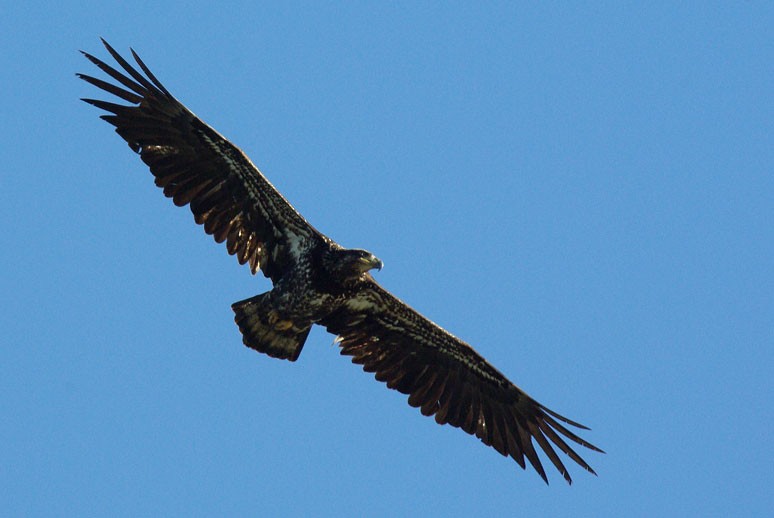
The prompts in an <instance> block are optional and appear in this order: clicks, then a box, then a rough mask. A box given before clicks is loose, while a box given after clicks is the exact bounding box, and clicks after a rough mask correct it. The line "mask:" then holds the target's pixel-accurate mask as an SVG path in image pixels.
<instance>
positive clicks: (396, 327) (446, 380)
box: [320, 279, 602, 483]
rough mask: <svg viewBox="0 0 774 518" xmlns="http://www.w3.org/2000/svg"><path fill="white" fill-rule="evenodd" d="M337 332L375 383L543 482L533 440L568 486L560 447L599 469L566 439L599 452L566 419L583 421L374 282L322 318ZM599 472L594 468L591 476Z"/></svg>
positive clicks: (345, 349)
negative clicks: (544, 400)
mask: <svg viewBox="0 0 774 518" xmlns="http://www.w3.org/2000/svg"><path fill="white" fill-rule="evenodd" d="M320 323H321V324H322V325H324V326H326V327H327V329H328V331H329V332H331V333H334V334H336V335H338V339H337V341H339V343H340V346H341V354H344V355H348V356H352V362H353V363H357V364H360V365H362V366H363V370H365V371H366V372H373V373H375V376H376V379H377V380H378V381H382V382H386V383H387V387H389V388H391V389H395V390H398V391H400V392H402V393H403V394H407V395H408V396H409V398H408V403H409V405H411V406H413V407H418V408H419V409H420V410H421V412H422V414H424V415H426V416H431V415H435V420H436V422H437V423H439V424H446V423H448V424H450V425H452V426H455V427H457V428H461V429H463V430H464V431H466V432H467V433H469V434H475V436H476V437H478V438H479V439H481V441H482V442H483V443H484V444H486V445H488V446H492V447H493V448H494V449H495V450H497V451H498V452H500V453H501V454H502V455H505V456H511V457H513V459H514V460H515V461H516V462H518V463H519V465H520V466H521V467H522V468H525V461H524V458H525V457H526V458H527V460H528V461H529V462H530V464H532V466H533V467H534V468H535V470H536V471H537V472H538V473H539V474H540V476H541V477H542V478H543V480H545V481H546V483H547V482H548V478H547V476H546V473H545V470H544V469H543V466H542V464H541V462H540V459H539V457H538V455H537V453H536V450H535V447H534V445H533V441H534V442H536V443H537V445H538V446H539V447H540V448H541V449H542V450H543V452H544V453H545V454H546V456H547V457H548V458H549V459H550V461H551V462H552V463H553V465H554V466H556V468H557V469H558V470H559V472H560V473H561V474H562V476H563V477H564V479H565V480H566V481H567V482H568V483H572V479H571V477H570V474H569V472H568V471H567V469H566V468H565V466H564V464H563V463H562V461H561V459H560V458H559V456H558V455H557V453H556V451H555V448H557V449H559V450H560V451H562V452H564V453H565V454H567V455H568V456H569V457H570V458H571V459H572V460H574V461H575V462H576V463H578V464H579V465H580V466H582V467H583V468H584V469H586V470H587V471H589V472H591V473H594V470H593V469H591V467H590V466H589V465H588V464H587V463H586V461H584V460H583V459H582V458H581V457H580V456H579V455H578V454H577V453H576V452H575V451H574V450H573V449H572V448H571V447H570V446H569V445H568V444H567V442H566V441H565V439H569V440H570V441H572V442H575V443H577V444H580V445H581V446H585V447H586V448H589V449H592V450H594V451H599V452H601V451H602V450H600V449H599V448H597V447H596V446H593V445H592V444H590V443H588V442H586V441H584V440H583V439H581V438H580V437H578V436H577V435H575V434H574V433H573V432H571V431H570V430H568V429H567V427H565V426H564V425H563V424H562V423H565V424H568V425H571V426H574V427H578V428H582V429H585V430H587V429H588V428H586V427H585V426H583V425H581V424H578V423H576V422H573V421H570V420H569V419H567V418H565V417H563V416H561V415H559V414H557V413H556V412H553V411H551V410H549V409H548V408H546V407H544V406H543V405H541V404H540V403H538V402H537V401H535V400H534V399H532V398H531V397H529V396H528V395H527V394H526V393H525V392H524V391H522V390H521V389H519V388H518V387H517V386H516V385H514V384H513V383H511V382H510V381H509V380H508V379H507V378H506V377H505V376H503V375H502V374H501V373H500V372H499V371H498V370H497V369H495V368H494V367H493V366H492V365H490V364H489V363H488V362H487V361H486V360H484V358H482V357H481V356H480V355H479V354H478V353H476V351H474V350H473V348H471V347H470V346H469V345H467V344H466V343H465V342H463V341H462V340H460V339H459V338H457V337H455V336H453V335H451V334H450V333H448V332H446V331H445V330H443V329H442V328H440V327H439V326H437V325H436V324H434V323H433V322H431V321H430V320H428V319H426V318H425V317H423V316H422V315H420V314H419V313H417V312H416V311H414V310H413V309H412V308H411V307H409V306H408V305H406V304H405V303H403V302H401V301H400V300H398V299H397V298H395V297H394V296H393V295H392V294H390V293H389V292H387V291H386V290H385V289H384V288H382V287H381V286H379V285H378V284H377V283H376V282H375V281H373V279H369V280H367V281H366V282H365V283H364V284H363V286H362V288H361V289H360V290H359V291H358V293H357V294H356V295H355V296H353V297H352V298H350V299H349V300H348V301H347V302H346V304H345V305H344V306H343V307H342V308H340V309H339V310H337V311H336V312H334V313H333V314H332V315H330V316H329V317H327V318H326V319H324V320H323V321H321V322H320ZM594 474H596V473H594Z"/></svg>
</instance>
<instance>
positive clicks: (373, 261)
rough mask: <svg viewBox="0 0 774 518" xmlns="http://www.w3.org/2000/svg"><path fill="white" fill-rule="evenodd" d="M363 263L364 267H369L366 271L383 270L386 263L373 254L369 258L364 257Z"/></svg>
mask: <svg viewBox="0 0 774 518" xmlns="http://www.w3.org/2000/svg"><path fill="white" fill-rule="evenodd" d="M361 261H362V263H363V265H365V266H367V267H368V268H367V269H366V270H364V271H368V270H373V269H376V270H381V269H382V268H384V263H383V262H382V261H380V260H379V258H378V257H376V256H375V255H373V254H372V255H370V256H369V257H363V258H362V259H361Z"/></svg>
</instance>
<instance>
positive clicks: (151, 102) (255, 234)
mask: <svg viewBox="0 0 774 518" xmlns="http://www.w3.org/2000/svg"><path fill="white" fill-rule="evenodd" d="M103 44H104V45H105V47H106V48H107V50H108V52H109V53H110V55H111V56H112V57H113V59H115V60H116V62H117V63H118V64H119V65H120V67H121V68H122V69H123V70H124V72H125V73H122V72H120V71H118V70H116V69H115V68H113V67H111V66H110V65H108V64H107V63H105V62H104V61H101V60H99V59H97V58H95V57H94V56H92V55H90V54H87V53H85V52H84V53H83V54H84V55H85V56H86V58H88V59H89V61H91V62H92V63H94V64H95V65H96V66H97V67H99V68H100V69H101V70H102V71H103V72H105V73H106V74H107V75H108V76H110V77H112V78H113V79H114V80H115V81H116V82H117V83H118V84H119V86H117V85H115V84H111V83H108V82H106V81H103V80H101V79H97V78H94V77H91V76H88V75H84V74H77V76H78V77H79V78H81V79H83V80H84V81H87V82H88V83H91V84H92V85H94V86H96V87H98V88H100V89H102V90H104V91H105V92H107V93H110V94H113V95H115V96H116V97H118V98H120V99H122V100H124V101H126V102H127V103H129V105H128V106H127V105H121V104H115V103H112V102H107V101H101V100H97V99H83V100H84V101H85V102H87V103H89V104H92V105H94V106H96V107H97V108H100V109H102V110H105V111H106V112H108V114H106V115H102V116H101V118H102V119H104V120H106V121H107V122H109V123H110V124H112V125H113V126H115V128H116V132H117V133H118V134H119V135H120V136H121V137H122V138H123V139H124V140H126V142H128V144H129V147H130V148H132V150H133V151H135V152H136V153H139V155H140V158H142V161H143V162H145V163H146V164H147V165H148V167H150V170H151V173H153V176H154V177H155V179H156V185H158V186H159V187H161V188H163V189H164V194H165V195H166V196H167V197H169V198H172V201H173V202H174V203H175V205H178V206H183V205H189V206H190V208H191V212H193V215H194V219H195V220H196V223H198V224H200V225H204V231H205V232H207V233H208V234H210V235H212V236H213V237H214V238H215V241H217V242H218V243H222V242H224V241H225V242H226V248H227V250H228V253H229V254H232V255H236V257H237V259H238V261H239V263H240V264H245V263H247V264H249V266H250V270H251V272H252V273H253V274H254V273H256V272H257V271H258V270H260V271H261V272H262V273H263V274H264V275H265V276H266V277H268V278H269V279H271V282H272V284H273V288H272V290H271V291H269V292H267V293H263V294H261V295H257V296H255V297H252V298H249V299H247V300H243V301H241V302H237V303H235V304H233V306H232V308H233V310H234V313H235V314H236V317H235V320H236V323H237V325H238V326H239V330H240V331H241V333H242V337H243V341H244V343H245V345H247V346H248V347H250V348H252V349H255V350H256V351H259V352H262V353H266V354H268V355H269V356H272V357H274V358H282V359H287V360H290V361H295V360H296V359H298V356H299V354H300V353H301V348H302V347H303V346H304V342H305V341H306V337H307V335H308V334H309V330H310V329H311V327H312V325H314V324H318V325H321V326H324V327H325V328H326V329H327V330H328V331H329V332H331V333H333V334H334V335H337V339H336V340H337V342H338V343H339V345H340V346H341V354H344V355H348V356H351V357H352V362H353V363H356V364H360V365H362V366H363V370H365V371H366V372H373V373H375V377H376V379H377V380H379V381H382V382H385V383H387V387H389V388H391V389H395V390H398V391H400V392H402V393H403V394H406V395H408V396H409V397H408V403H409V405H411V406H413V407H417V408H419V409H420V411H421V412H422V414H424V415H426V416H432V415H434V416H435V420H436V422H438V423H439V424H444V423H448V424H450V425H452V426H454V427H457V428H461V429H462V430H464V431H465V432H467V433H469V434H474V435H475V436H476V437H478V438H479V439H480V440H481V441H482V442H483V443H484V444H486V445H488V446H491V447H493V448H494V449H495V450H497V451H498V452H500V453H501V454H502V455H505V456H511V457H513V459H514V460H515V461H516V462H517V463H518V464H519V465H520V466H521V467H522V468H525V466H526V465H525V461H524V459H525V458H526V459H527V460H528V461H529V462H530V464H532V466H533V467H534V469H535V470H536V471H537V472H538V473H539V474H540V476H541V477H542V478H543V480H545V481H546V483H547V482H548V478H547V476H546V473H545V470H544V469H543V466H542V464H541V461H540V458H539V457H538V455H537V453H536V449H535V447H534V445H533V441H534V442H535V443H537V445H538V446H539V447H540V448H541V449H542V450H543V452H544V453H545V455H546V456H547V457H548V459H549V460H550V461H551V462H552V463H553V465H554V466H555V467H556V468H557V469H558V470H559V472H560V473H561V474H562V476H563V477H564V479H565V480H566V481H567V482H568V483H571V482H572V479H571V478H570V474H569V473H568V471H567V469H566V468H565V466H564V464H563V463H562V461H561V459H560V458H559V456H558V455H557V453H556V451H555V450H554V448H558V449H559V450H561V451H562V452H564V453H565V454H566V455H567V456H569V457H570V458H571V459H572V460H574V461H575V462H576V463H578V464H579V465H580V466H582V467H583V468H584V469H586V470H587V471H589V472H591V473H594V470H592V469H591V467H590V466H589V465H588V464H587V463H586V461H584V460H583V459H582V458H581V457H580V456H579V455H578V454H577V453H576V452H575V451H574V450H573V449H572V448H571V447H570V446H569V445H568V444H567V442H566V441H565V439H569V440H570V441H572V442H575V443H577V444H580V445H581V446H584V447H586V448H589V449H591V450H594V451H599V452H601V451H602V450H600V449H599V448H597V447H596V446H593V445H592V444H590V443H588V442H586V441H585V440H583V439H581V438H580V437H578V436H577V435H576V434H575V433H573V432H571V431H570V430H568V428H567V427H566V426H564V424H567V425H570V426H573V427H577V428H583V429H587V428H586V427H584V426H583V425H580V424H578V423H576V422H574V421H571V420H569V419H567V418H565V417H563V416H561V415H559V414H557V413H556V412H553V411H551V410H549V409H548V408H546V407H545V406H543V405H541V404H540V403H538V402H537V401H535V400H534V399H532V398H531V397H530V396H528V395H527V394H526V393H525V392H524V391H522V390H521V389H519V388H518V387H517V386H516V385H514V384H513V383H511V382H510V381H509V380H508V379H507V378H506V377H505V376H503V375H502V374H501V373H500V372H499V371H498V370H497V369H495V368H494V367H493V366H492V365H490V364H489V363H488V362H487V361H486V360H484V358H482V357H481V356H480V355H479V354H478V353H476V352H475V351H474V350H473V349H472V348H471V347H470V346H469V345H468V344H466V343H465V342H463V341H462V340H460V339H459V338H457V337H455V336H453V335H451V334H450V333H448V332H447V331H445V330H444V329H442V328H440V327H439V326H437V325H436V324H434V323H433V322H431V321H430V320H428V319H427V318H425V317H423V316H422V315H420V314H419V313H417V312H416V311H414V310H413V309H412V308H410V307H409V306H408V305H406V304H404V303H403V302H401V301H400V300H398V299H397V298H396V297H395V296H393V295H392V294H391V293H389V292H388V291H387V290H385V289H384V288H382V287H381V286H380V285H379V284H378V283H377V282H376V281H375V280H374V279H373V277H372V276H371V274H370V273H369V271H370V270H372V269H374V268H376V269H381V267H382V262H381V261H380V260H379V259H377V258H376V257H375V256H374V255H373V254H372V253H370V252H367V251H365V250H352V249H345V248H342V247H341V246H339V245H338V244H336V243H335V242H334V241H333V240H331V239H330V238H328V237H326V236H324V235H323V234H321V233H320V232H318V231H317V230H316V229H315V228H314V227H312V225H310V224H309V223H308V222H307V221H306V220H305V219H304V218H303V217H302V216H301V215H300V214H299V213H298V212H296V210H295V209H294V208H293V207H292V206H291V205H290V203H288V202H287V200H285V198H283V197H282V195H281V194H280V193H279V192H278V191H277V190H276V189H275V188H274V187H273V186H272V185H271V184H270V183H269V181H268V180H267V179H266V178H265V177H264V176H263V175H262V174H261V172H260V171H259V170H258V168H257V167H255V165H253V163H252V162H251V161H250V159H249V158H247V156H246V155H245V154H244V153H242V151H240V150H239V149H238V148H237V147H236V146H234V145H233V144H231V142H229V141H228V140H226V139H225V138H224V137H223V136H221V135H220V134H219V133H218V132H216V131H215V130H214V129H212V128H211V127H209V126H208V125H207V124H205V123H204V122H202V121H201V120H200V119H198V118H197V117H196V116H195V115H194V114H193V113H192V112H191V111H189V110H188V109H187V108H186V107H185V106H183V104H182V103H180V102H179V101H178V100H177V99H175V98H174V97H173V96H172V95H171V94H170V93H169V92H168V91H167V89H166V88H164V86H163V85H162V84H161V83H160V82H159V80H158V79H156V77H155V76H154V75H153V74H152V73H151V71H150V70H149V69H148V67H147V66H146V65H145V64H144V63H143V62H142V60H140V58H139V56H138V55H137V54H136V53H135V52H134V50H132V51H131V52H132V56H133V57H134V59H135V61H136V62H137V65H139V67H140V69H141V70H142V72H143V73H144V75H143V74H142V73H140V72H139V71H138V70H137V69H135V68H134V67H133V66H132V65H131V64H129V63H128V62H127V61H126V60H125V59H124V58H122V57H121V56H120V55H119V54H118V53H117V52H116V51H115V50H113V48H112V47H111V46H110V45H108V44H107V42H105V41H104V40H103ZM562 423H564V424H562Z"/></svg>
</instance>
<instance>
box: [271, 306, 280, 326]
mask: <svg viewBox="0 0 774 518" xmlns="http://www.w3.org/2000/svg"><path fill="white" fill-rule="evenodd" d="M278 320H279V313H277V311H276V310H274V309H272V310H271V311H269V325H271V326H273V325H274V324H276V323H277V321H278Z"/></svg>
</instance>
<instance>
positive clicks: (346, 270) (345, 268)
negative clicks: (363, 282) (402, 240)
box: [329, 248, 384, 281]
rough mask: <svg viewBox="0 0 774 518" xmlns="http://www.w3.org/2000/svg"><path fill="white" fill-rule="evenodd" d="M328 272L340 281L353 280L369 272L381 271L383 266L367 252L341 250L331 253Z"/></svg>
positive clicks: (355, 249) (353, 249)
mask: <svg viewBox="0 0 774 518" xmlns="http://www.w3.org/2000/svg"><path fill="white" fill-rule="evenodd" d="M331 259H332V260H331V261H330V263H329V271H330V273H331V275H332V276H333V277H337V278H338V279H339V280H340V281H347V280H354V279H357V278H358V277H360V276H361V275H363V274H364V273H365V272H367V271H369V270H373V269H374V268H376V269H377V270H381V269H382V267H383V266H384V263H382V262H381V261H380V260H379V258H377V257H376V256H375V255H374V254H372V253H371V252H369V251H367V250H360V249H358V248H351V249H347V248H341V249H338V250H335V251H333V254H332V257H331Z"/></svg>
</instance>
